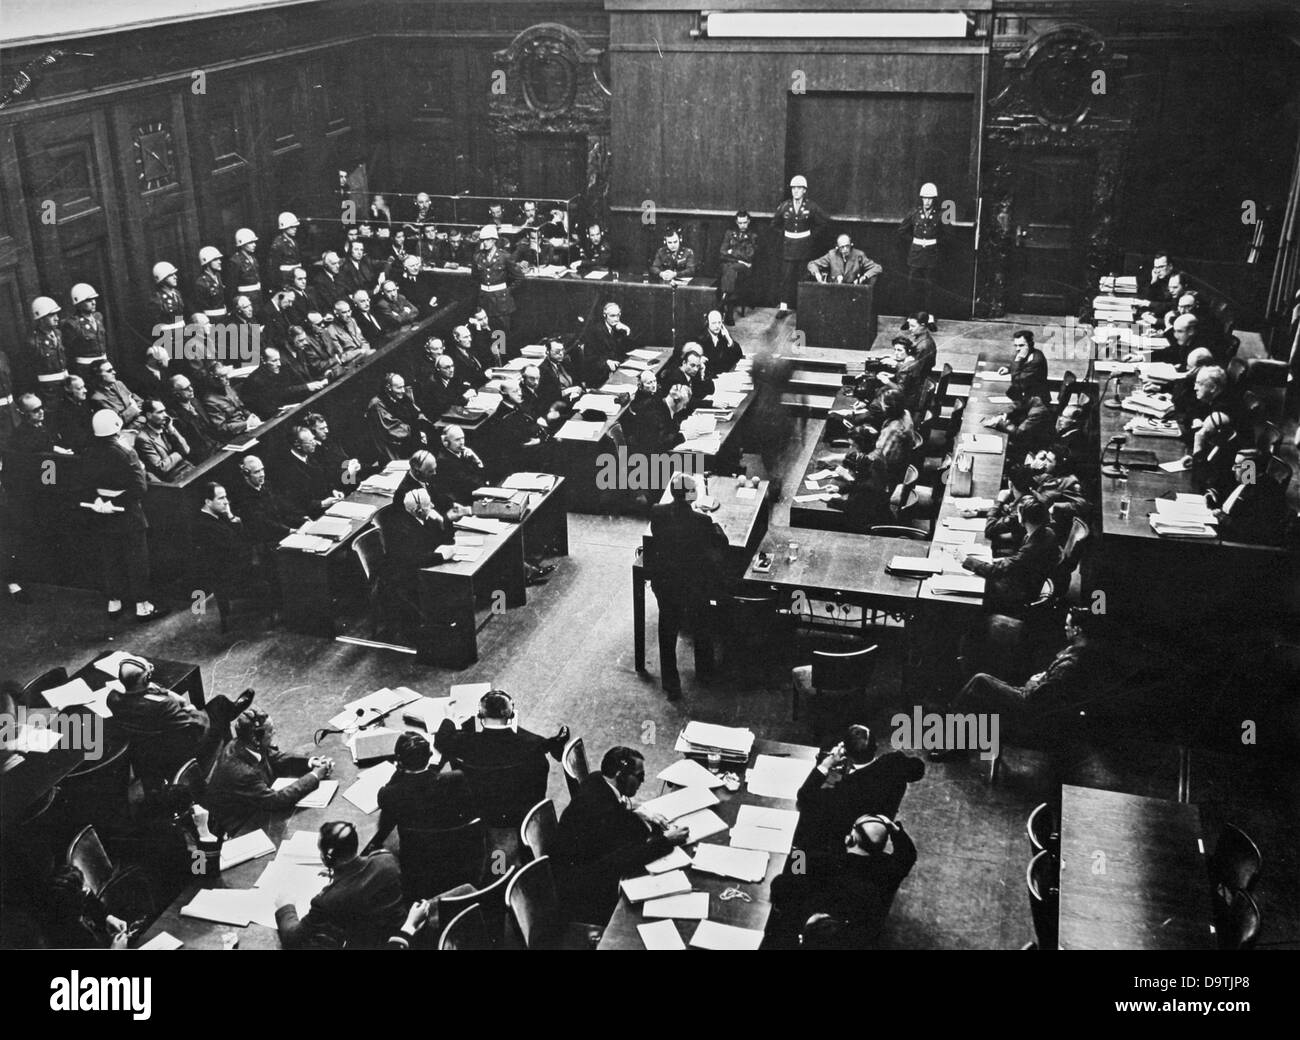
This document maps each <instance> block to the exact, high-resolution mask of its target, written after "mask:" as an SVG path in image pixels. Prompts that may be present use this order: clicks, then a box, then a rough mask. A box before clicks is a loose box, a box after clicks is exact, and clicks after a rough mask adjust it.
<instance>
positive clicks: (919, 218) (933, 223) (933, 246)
mask: <svg viewBox="0 0 1300 1040" xmlns="http://www.w3.org/2000/svg"><path fill="white" fill-rule="evenodd" d="M938 197H939V189H938V188H936V187H935V186H934V185H933V184H930V183H928V182H927V183H925V184H922V185H921V191H920V201H919V202H918V203H917V205H916V206H915V207H914V208H913V209H912V211H911V212H910V213H908V214H907V216H905V217H904V218H903V220H902V222H901V223H900V224H899V225H898V234H899V237H900V238H902V239H903V240H904V241H905V242H906V244H907V309H908V311H919V310H926V311H932V310H934V306H933V304H932V302H931V297H932V296H933V295H934V293H933V289H934V269H935V267H936V266H937V265H938V263H939V238H940V236H941V235H942V233H943V220H942V219H941V218H940V216H939V205H938V203H937V202H936V201H935V200H936V199H938Z"/></svg>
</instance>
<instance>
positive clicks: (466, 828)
mask: <svg viewBox="0 0 1300 1040" xmlns="http://www.w3.org/2000/svg"><path fill="white" fill-rule="evenodd" d="M400 841H401V844H400V846H399V852H398V859H399V861H400V862H401V865H402V885H403V887H404V888H405V889H406V894H407V898H408V899H428V898H429V897H431V896H434V895H437V894H438V893H440V892H445V891H447V890H448V889H449V888H454V887H455V886H456V885H464V884H470V885H474V886H476V887H477V885H478V884H479V882H480V881H482V879H483V874H484V871H485V869H486V866H487V857H488V835H487V827H486V826H485V825H484V823H483V821H482V820H481V819H474V820H470V822H469V823H465V824H462V825H461V826H459V827H445V828H415V827H407V828H404V829H403V830H402V831H401V832H400Z"/></svg>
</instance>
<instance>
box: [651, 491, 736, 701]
mask: <svg viewBox="0 0 1300 1040" xmlns="http://www.w3.org/2000/svg"><path fill="white" fill-rule="evenodd" d="M668 487H669V490H670V492H671V493H672V501H671V502H670V503H668V504H664V505H656V506H655V507H654V508H653V509H651V511H650V538H651V545H650V547H649V550H648V551H647V552H646V561H645V563H646V573H647V575H648V576H649V578H650V587H651V589H653V590H654V594H655V599H656V600H658V602H659V671H660V676H661V682H662V684H663V688H664V691H665V692H666V693H667V694H668V699H669V700H678V699H679V698H680V697H681V695H682V683H681V678H680V676H679V675H678V672H677V634H678V632H680V631H681V630H682V629H683V628H685V627H686V625H687V623H688V621H689V622H692V623H693V625H694V631H695V674H696V675H697V676H707V675H709V673H711V672H712V671H713V634H712V632H711V631H710V624H709V616H708V614H709V610H708V608H709V600H710V599H711V598H712V597H713V596H714V595H716V594H717V593H719V592H720V591H721V586H722V583H723V577H724V574H723V568H724V564H725V560H726V555H727V551H728V545H727V536H726V534H724V533H723V530H722V528H721V527H719V526H718V525H717V524H716V523H714V522H713V521H712V520H711V519H709V517H708V516H707V515H706V514H705V513H700V512H697V511H696V510H695V508H694V506H693V504H692V503H693V502H694V501H695V499H696V496H697V494H698V492H697V488H696V481H695V478H693V477H690V476H688V475H686V474H684V473H674V474H673V476H672V479H671V480H670V481H669V484H668Z"/></svg>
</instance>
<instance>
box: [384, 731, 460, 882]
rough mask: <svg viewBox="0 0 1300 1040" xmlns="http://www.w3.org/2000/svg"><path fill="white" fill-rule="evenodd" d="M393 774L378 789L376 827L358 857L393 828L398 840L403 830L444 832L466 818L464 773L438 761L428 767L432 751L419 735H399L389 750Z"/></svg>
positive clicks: (427, 739)
mask: <svg viewBox="0 0 1300 1040" xmlns="http://www.w3.org/2000/svg"><path fill="white" fill-rule="evenodd" d="M393 755H394V757H395V758H396V759H397V772H396V773H394V774H393V778H392V779H391V780H389V781H388V783H386V784H384V786H383V787H381V788H380V789H379V827H378V829H377V830H376V831H375V836H374V837H373V838H371V839H370V841H369V842H367V843H366V847H365V848H364V849H363V850H362V853H361V854H362V855H363V856H366V855H369V854H370V853H371V852H374V851H376V850H377V849H380V848H382V847H383V844H384V841H385V839H387V837H388V836H389V835H390V834H391V833H392V832H393V828H394V827H395V828H397V837H398V840H401V838H402V832H403V830H404V829H405V828H408V827H411V828H415V829H418V830H446V829H447V828H448V827H458V826H460V824H462V823H466V822H468V821H469V819H470V805H469V789H468V788H467V787H466V785H465V774H464V773H462V772H461V771H460V770H458V769H450V768H449V769H443V768H442V767H443V762H442V761H441V760H440V761H439V762H438V763H437V764H436V765H430V761H431V760H432V758H433V748H432V747H431V746H430V745H429V738H428V737H426V736H425V735H424V734H423V733H411V732H407V733H403V734H402V735H401V736H400V737H398V738H397V744H396V745H395V746H394V748H393Z"/></svg>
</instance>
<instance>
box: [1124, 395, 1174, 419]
mask: <svg viewBox="0 0 1300 1040" xmlns="http://www.w3.org/2000/svg"><path fill="white" fill-rule="evenodd" d="M1120 405H1121V407H1122V408H1123V409H1124V411H1126V412H1137V413H1138V414H1139V415H1149V416H1151V417H1152V418H1155V419H1163V418H1165V417H1166V416H1167V415H1168V414H1169V413H1170V412H1172V411H1173V410H1174V402H1173V399H1172V398H1171V397H1170V396H1169V395H1168V394H1148V393H1146V392H1145V391H1143V390H1134V391H1133V392H1132V393H1131V394H1129V395H1128V397H1126V398H1124V400H1123V401H1122V402H1121V403H1120Z"/></svg>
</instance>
